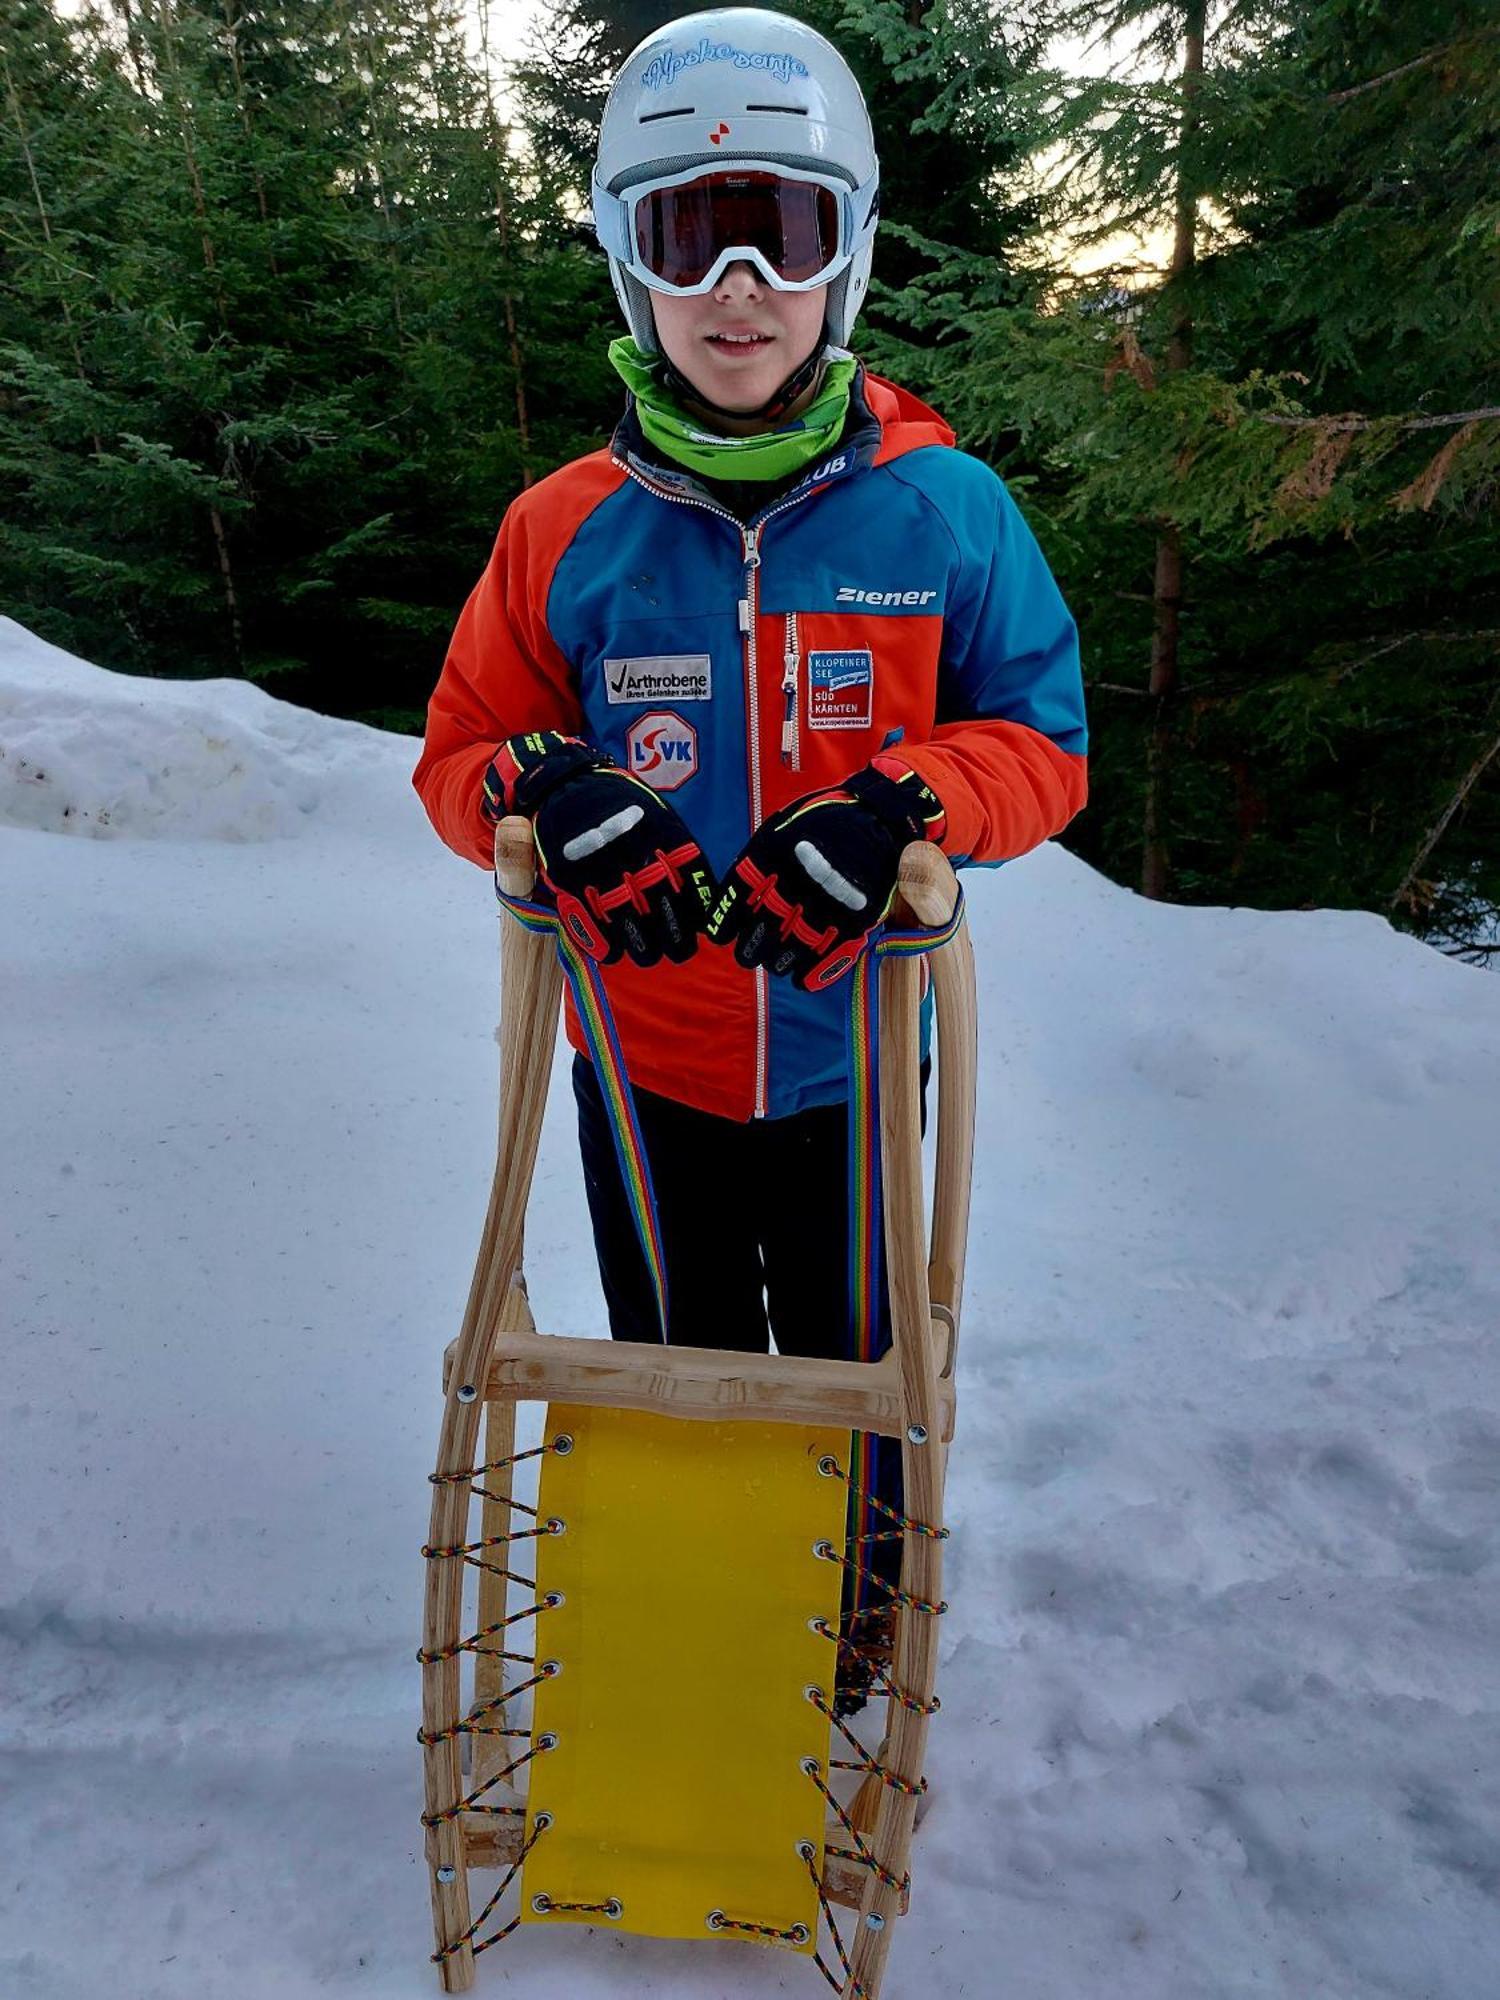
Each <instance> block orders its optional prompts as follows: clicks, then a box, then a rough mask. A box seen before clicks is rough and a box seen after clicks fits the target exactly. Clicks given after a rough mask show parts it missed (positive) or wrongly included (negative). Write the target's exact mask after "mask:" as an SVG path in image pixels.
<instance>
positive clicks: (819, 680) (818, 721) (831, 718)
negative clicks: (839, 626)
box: [807, 650, 875, 729]
mask: <svg viewBox="0 0 1500 2000" xmlns="http://www.w3.org/2000/svg"><path fill="white" fill-rule="evenodd" d="M874 692H875V656H874V654H873V653H870V652H867V651H864V650H860V651H857V652H849V653H809V654H808V656H807V720H808V726H809V727H810V728H812V729H868V728H869V726H870V717H871V702H872V700H873V697H874Z"/></svg>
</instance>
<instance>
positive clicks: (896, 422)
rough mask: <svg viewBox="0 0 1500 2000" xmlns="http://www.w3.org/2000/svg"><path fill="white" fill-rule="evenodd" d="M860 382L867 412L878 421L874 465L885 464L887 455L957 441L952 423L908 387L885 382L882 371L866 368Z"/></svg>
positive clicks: (901, 453)
mask: <svg viewBox="0 0 1500 2000" xmlns="http://www.w3.org/2000/svg"><path fill="white" fill-rule="evenodd" d="M863 386H864V392H865V400H866V402H867V403H868V404H869V405H870V414H871V415H872V416H874V417H876V418H877V419H878V420H879V423H880V429H881V440H880V450H879V451H878V452H877V453H876V455H875V463H876V464H877V465H884V464H885V462H886V461H887V460H888V459H892V458H900V457H901V456H902V455H903V453H905V452H908V451H920V450H921V449H922V447H923V446H924V445H929V444H946V445H953V444H956V443H957V442H958V440H957V439H956V438H955V437H954V435H953V431H952V429H951V427H950V426H949V425H948V424H947V423H946V422H945V421H944V420H943V418H942V417H940V416H939V415H938V413H937V411H936V410H932V409H929V408H928V407H927V405H926V404H925V403H924V402H923V401H922V399H921V397H920V396H914V395H913V394H912V393H911V391H910V389H903V388H901V387H900V385H899V384H898V383H895V382H887V381H886V379H885V377H884V376H883V375H872V374H871V373H870V372H869V370H868V369H866V370H865V373H864V383H863Z"/></svg>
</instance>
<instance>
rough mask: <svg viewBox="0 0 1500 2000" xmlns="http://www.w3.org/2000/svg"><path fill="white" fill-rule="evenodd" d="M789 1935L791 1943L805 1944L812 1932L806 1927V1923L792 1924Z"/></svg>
mask: <svg viewBox="0 0 1500 2000" xmlns="http://www.w3.org/2000/svg"><path fill="white" fill-rule="evenodd" d="M790 1936H791V1940H792V1943H793V1944H806V1943H807V1940H808V1939H809V1938H810V1937H811V1936H812V1932H811V1931H810V1930H809V1929H808V1928H807V1925H806V1924H793V1925H792V1928H791V1932H790Z"/></svg>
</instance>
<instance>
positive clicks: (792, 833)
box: [708, 757, 945, 992]
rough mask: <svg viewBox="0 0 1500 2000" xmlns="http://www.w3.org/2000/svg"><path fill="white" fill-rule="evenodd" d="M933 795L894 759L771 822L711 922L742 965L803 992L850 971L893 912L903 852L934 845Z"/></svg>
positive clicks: (937, 819)
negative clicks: (919, 843) (922, 843)
mask: <svg viewBox="0 0 1500 2000" xmlns="http://www.w3.org/2000/svg"><path fill="white" fill-rule="evenodd" d="M944 825H945V819H944V814H943V808H942V803H941V801H940V800H939V799H938V796H937V794H936V793H935V792H934V791H933V790H932V789H931V787H930V786H929V785H927V784H924V782H923V781H922V779H921V778H919V777H918V776H917V774H916V772H915V771H913V770H912V769H910V767H909V766H907V765H905V764H903V763H902V762H901V760H900V759H899V758H897V757H876V758H875V759H873V761H872V762H870V763H869V764H867V765H866V766H865V768H864V769H863V770H862V771H856V772H855V773H854V775H853V777H851V778H845V779H844V781H843V783H842V784H840V785H835V786H833V787H832V788H831V789H830V790H828V791H826V792H810V793H809V794H808V795H807V797H806V798H803V799H797V800H795V801H794V802H793V803H792V804H791V805H789V806H783V807H782V809H781V811H780V812H775V813H772V814H771V816H770V818H769V819H766V820H763V821H762V822H761V824H760V825H759V826H758V827H757V828H756V829H755V832H754V833H752V834H751V836H750V839H749V840H748V842H747V843H746V845H745V847H744V849H743V851H742V852H741V854H740V856H739V858H738V860H737V861H736V862H735V863H734V865H733V867H732V868H731V869H730V871H729V874H728V877H727V879H726V881H725V883H724V885H723V887H722V889H721V890H720V892H719V900H718V902H717V903H716V904H715V905H714V911H713V915H712V917H711V918H710V919H709V925H708V935H709V936H710V937H711V938H712V939H713V940H714V942H715V943H716V944H733V946H734V955H735V957H736V958H737V959H738V960H739V962H740V964H741V965H751V966H754V965H764V966H766V967H767V968H768V969H769V970H770V971H772V972H779V973H784V974H786V975H787V976H788V977H790V978H791V980H792V981H793V983H794V984H795V985H797V986H800V987H802V988H803V990H804V991H806V992H818V991H820V990H821V989H822V988H823V987H825V986H831V985H832V984H833V982H834V981H835V980H836V979H841V978H842V977H843V975H844V974H845V973H846V972H848V971H849V970H850V968H851V967H852V966H853V965H854V962H855V960H856V959H857V958H858V957H859V954H860V952H861V951H862V950H863V949H864V946H865V941H866V939H867V938H868V937H869V935H870V933H871V931H872V930H874V929H875V927H876V926H877V925H878V924H879V923H881V922H882V921H883V919H884V917H885V915H886V913H887V911H888V910H889V909H890V907H891V898H892V897H893V895H894V894H895V890H896V874H897V871H898V869H899V868H900V865H901V850H902V849H903V848H904V847H906V846H907V845H908V844H909V843H910V842H911V841H914V840H940V839H941V838H942V835H943V828H944Z"/></svg>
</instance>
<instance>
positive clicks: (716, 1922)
mask: <svg viewBox="0 0 1500 2000" xmlns="http://www.w3.org/2000/svg"><path fill="white" fill-rule="evenodd" d="M703 1921H704V1923H706V1924H707V1925H708V1928H709V1929H710V1930H711V1931H721V1930H723V1928H724V1912H723V1911H722V1910H710V1911H709V1913H708V1915H707V1916H706V1917H705V1918H704V1919H703Z"/></svg>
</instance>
